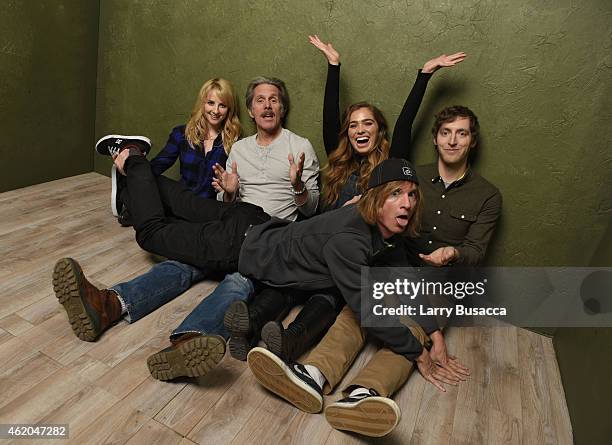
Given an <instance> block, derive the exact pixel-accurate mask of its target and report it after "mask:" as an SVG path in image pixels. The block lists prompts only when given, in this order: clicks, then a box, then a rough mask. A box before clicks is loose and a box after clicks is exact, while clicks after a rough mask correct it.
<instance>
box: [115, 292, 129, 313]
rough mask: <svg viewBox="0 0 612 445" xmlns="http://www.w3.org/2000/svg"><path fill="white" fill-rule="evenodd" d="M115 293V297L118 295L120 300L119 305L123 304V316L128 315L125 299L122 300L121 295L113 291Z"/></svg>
mask: <svg viewBox="0 0 612 445" xmlns="http://www.w3.org/2000/svg"><path fill="white" fill-rule="evenodd" d="M112 292H114V293H115V295H117V299H118V300H119V303H121V315H125V314H127V306H126V304H125V301H123V298H121V295H119V294H118V293H117V292H115V291H112Z"/></svg>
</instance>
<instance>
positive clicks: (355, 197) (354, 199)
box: [342, 195, 361, 207]
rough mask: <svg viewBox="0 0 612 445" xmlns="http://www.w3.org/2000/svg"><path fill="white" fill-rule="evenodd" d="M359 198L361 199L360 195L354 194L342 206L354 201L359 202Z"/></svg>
mask: <svg viewBox="0 0 612 445" xmlns="http://www.w3.org/2000/svg"><path fill="white" fill-rule="evenodd" d="M360 199H361V195H355V196H353V197H352V198H351V199H349V200H348V201H346V202H345V203H344V204H342V207H344V206H347V205H350V204H355V203H357V202H359V200H360Z"/></svg>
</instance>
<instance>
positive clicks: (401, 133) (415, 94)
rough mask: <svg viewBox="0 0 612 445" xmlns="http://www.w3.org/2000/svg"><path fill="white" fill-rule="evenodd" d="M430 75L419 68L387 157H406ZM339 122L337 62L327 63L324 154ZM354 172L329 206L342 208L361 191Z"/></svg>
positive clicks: (332, 142)
mask: <svg viewBox="0 0 612 445" xmlns="http://www.w3.org/2000/svg"><path fill="white" fill-rule="evenodd" d="M431 74H432V73H423V72H421V70H419V73H418V75H417V78H416V81H415V82H414V85H413V86H412V89H411V90H410V94H408V98H407V99H406V102H405V103H404V107H403V108H402V111H401V113H400V115H399V117H398V118H397V122H396V123H395V130H394V132H393V139H392V140H391V147H390V150H389V157H390V158H403V159H408V155H409V153H410V143H411V139H412V123H413V122H414V119H415V117H416V115H417V113H418V111H419V107H420V106H421V102H422V101H423V96H424V95H425V90H426V89H427V83H428V82H429V79H430V78H431ZM340 125H341V123H340V65H331V64H328V65H327V81H326V83H325V98H324V100H323V143H324V145H325V151H326V152H327V154H328V155H330V154H331V153H332V152H333V151H334V150H336V148H337V147H338V142H339V141H338V134H339V133H340ZM358 174H359V172H358V171H357V172H354V173H353V174H352V175H351V176H350V177H349V180H348V182H347V183H346V184H344V186H343V187H342V190H341V191H340V197H339V198H338V200H337V201H336V202H335V203H334V204H333V205H331V206H329V208H331V209H334V208H338V207H342V205H343V204H344V203H345V202H346V201H348V200H349V199H351V198H352V197H353V196H355V195H358V194H359V193H361V191H360V190H357V181H358V180H359V177H358Z"/></svg>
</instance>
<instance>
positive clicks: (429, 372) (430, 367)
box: [416, 349, 458, 392]
mask: <svg viewBox="0 0 612 445" xmlns="http://www.w3.org/2000/svg"><path fill="white" fill-rule="evenodd" d="M416 364H417V367H418V368H419V372H420V373H421V375H422V376H423V378H424V379H425V380H427V381H428V382H429V383H431V384H432V385H433V386H435V387H436V388H438V389H439V390H440V391H443V392H446V388H444V385H443V383H447V384H449V385H453V386H457V383H458V380H457V379H456V378H455V377H453V375H452V374H451V373H450V372H449V371H447V370H446V369H444V368H442V367H441V366H438V365H436V364H435V363H434V362H433V360H432V359H431V357H430V356H429V352H428V351H427V349H423V352H422V353H421V355H420V356H419V358H417V359H416Z"/></svg>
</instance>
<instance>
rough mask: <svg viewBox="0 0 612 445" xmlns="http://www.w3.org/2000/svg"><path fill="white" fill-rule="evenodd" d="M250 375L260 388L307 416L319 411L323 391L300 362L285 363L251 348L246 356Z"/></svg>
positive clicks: (270, 354) (261, 349) (260, 349)
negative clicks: (270, 392) (305, 413)
mask: <svg viewBox="0 0 612 445" xmlns="http://www.w3.org/2000/svg"><path fill="white" fill-rule="evenodd" d="M247 363H248V364H249V368H250V369H251V372H252V373H253V375H254V376H255V378H256V379H257V381H258V382H259V383H261V384H262V385H263V386H264V387H266V388H267V389H268V390H269V391H272V392H273V393H274V394H276V395H277V396H280V397H282V398H283V399H285V400H286V401H287V402H289V403H291V404H292V405H293V406H295V407H296V408H298V409H300V410H302V411H305V412H307V413H313V414H314V413H318V412H321V409H323V391H322V390H321V388H320V387H319V385H318V384H317V382H316V381H315V380H314V379H313V378H312V376H311V375H310V374H309V373H308V371H307V370H306V368H305V367H304V366H303V365H301V364H300V363H290V364H285V362H283V361H282V360H281V359H280V358H279V357H278V356H276V355H274V354H272V353H271V352H270V351H268V350H267V349H264V348H259V347H257V348H253V349H251V352H249V355H248V356H247Z"/></svg>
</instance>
